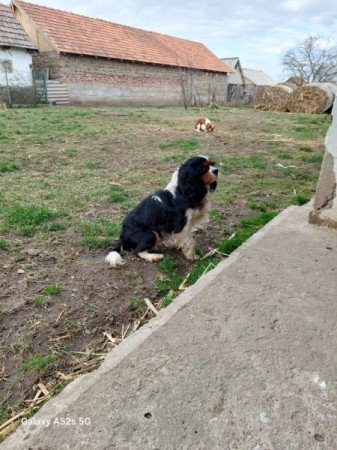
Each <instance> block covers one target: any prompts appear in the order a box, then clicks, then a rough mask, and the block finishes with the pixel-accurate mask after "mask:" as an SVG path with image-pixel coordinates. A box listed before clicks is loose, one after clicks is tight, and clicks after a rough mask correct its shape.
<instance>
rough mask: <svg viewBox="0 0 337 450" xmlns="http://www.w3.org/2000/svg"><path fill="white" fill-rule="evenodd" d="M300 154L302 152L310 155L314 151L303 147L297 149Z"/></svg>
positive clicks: (305, 146)
mask: <svg viewBox="0 0 337 450" xmlns="http://www.w3.org/2000/svg"><path fill="white" fill-rule="evenodd" d="M298 150H299V151H300V152H304V153H311V152H313V151H314V149H313V148H312V147H309V146H308V145H303V146H302V147H300V148H299V149H298Z"/></svg>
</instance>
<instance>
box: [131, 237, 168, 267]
mask: <svg viewBox="0 0 337 450" xmlns="http://www.w3.org/2000/svg"><path fill="white" fill-rule="evenodd" d="M156 243H157V236H156V234H154V233H153V234H152V233H151V235H147V236H143V239H142V240H141V242H139V243H138V245H137V248H136V249H135V251H134V253H135V254H136V255H138V256H139V257H140V258H142V259H145V261H149V262H156V261H160V260H161V259H162V258H164V255H163V254H162V253H149V252H148V250H151V249H153V247H154V246H155V245H156Z"/></svg>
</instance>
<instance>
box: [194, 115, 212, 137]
mask: <svg viewBox="0 0 337 450" xmlns="http://www.w3.org/2000/svg"><path fill="white" fill-rule="evenodd" d="M194 128H195V129H196V130H197V131H198V132H200V131H207V132H209V133H210V132H212V131H213V130H214V125H213V124H212V122H211V121H210V120H209V119H207V117H202V118H201V119H198V120H197V121H196V122H195V125H194Z"/></svg>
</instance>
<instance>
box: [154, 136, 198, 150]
mask: <svg viewBox="0 0 337 450" xmlns="http://www.w3.org/2000/svg"><path fill="white" fill-rule="evenodd" d="M199 147H200V143H199V141H198V140H197V139H176V140H174V141H168V142H164V143H162V144H160V145H159V148H161V149H162V150H167V149H169V150H172V149H175V150H181V151H182V152H184V153H187V152H193V151H194V150H197V149H198V148H199Z"/></svg>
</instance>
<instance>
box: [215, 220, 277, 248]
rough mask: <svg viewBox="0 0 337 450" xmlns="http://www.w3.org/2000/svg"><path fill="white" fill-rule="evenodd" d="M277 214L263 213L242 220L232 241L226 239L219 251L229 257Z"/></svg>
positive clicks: (221, 243) (220, 245)
mask: <svg viewBox="0 0 337 450" xmlns="http://www.w3.org/2000/svg"><path fill="white" fill-rule="evenodd" d="M276 214H277V213H276V212H263V213H261V214H258V215H256V216H253V217H249V218H247V219H245V220H242V221H241V222H240V224H239V225H238V227H237V228H236V229H235V235H234V237H233V238H232V239H224V240H223V241H221V242H220V244H219V247H218V248H219V250H220V251H221V252H222V253H226V254H227V255H229V254H230V253H232V252H233V251H234V250H236V249H237V248H238V247H240V245H242V244H243V243H244V242H245V241H246V240H247V239H248V238H250V237H251V236H252V235H253V234H254V233H256V232H257V231H258V230H259V229H260V228H261V227H263V226H264V225H265V224H266V223H268V222H269V221H270V220H271V219H273V218H274V217H275V216H276Z"/></svg>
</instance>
